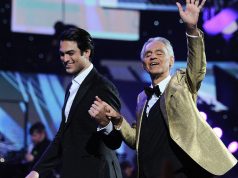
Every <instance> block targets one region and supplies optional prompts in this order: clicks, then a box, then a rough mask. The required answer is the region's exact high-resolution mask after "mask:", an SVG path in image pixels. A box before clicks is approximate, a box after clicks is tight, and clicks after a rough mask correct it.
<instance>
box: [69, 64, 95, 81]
mask: <svg viewBox="0 0 238 178" xmlns="http://www.w3.org/2000/svg"><path fill="white" fill-rule="evenodd" d="M92 69H93V64H90V66H89V67H88V68H87V69H85V70H84V71H82V72H80V73H79V74H78V75H77V76H76V77H74V78H73V80H72V83H77V84H78V85H81V84H82V82H83V81H84V79H85V78H86V77H87V75H88V74H89V73H90V72H91V70H92Z"/></svg>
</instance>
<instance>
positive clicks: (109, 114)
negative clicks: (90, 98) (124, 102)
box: [88, 96, 121, 127]
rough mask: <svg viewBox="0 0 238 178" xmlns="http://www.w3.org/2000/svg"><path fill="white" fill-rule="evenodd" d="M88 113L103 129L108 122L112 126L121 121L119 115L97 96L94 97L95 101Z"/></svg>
mask: <svg viewBox="0 0 238 178" xmlns="http://www.w3.org/2000/svg"><path fill="white" fill-rule="evenodd" d="M88 113H89V114H90V115H91V117H93V118H95V120H96V121H97V122H98V123H99V124H100V125H101V126H103V127H105V126H106V125H107V124H108V123H109V122H110V120H111V121H112V123H113V124H114V123H116V122H117V120H118V119H121V115H120V114H119V113H118V112H116V111H115V110H114V109H113V108H112V107H111V106H110V105H109V104H107V103H106V102H104V101H102V100H101V99H100V98H99V97H98V96H96V100H95V101H94V103H93V104H92V106H91V108H90V109H89V111H88ZM118 121H119V120H118Z"/></svg>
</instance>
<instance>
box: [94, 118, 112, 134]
mask: <svg viewBox="0 0 238 178" xmlns="http://www.w3.org/2000/svg"><path fill="white" fill-rule="evenodd" d="M112 130H113V125H112V122H111V121H110V122H109V123H108V124H107V126H105V127H100V126H98V128H97V131H98V132H99V131H103V133H104V134H105V135H109V134H110V133H111V132H112Z"/></svg>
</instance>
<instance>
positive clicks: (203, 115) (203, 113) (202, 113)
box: [200, 111, 207, 120]
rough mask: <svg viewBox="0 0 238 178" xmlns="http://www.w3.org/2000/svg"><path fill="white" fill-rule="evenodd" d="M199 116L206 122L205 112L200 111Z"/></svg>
mask: <svg viewBox="0 0 238 178" xmlns="http://www.w3.org/2000/svg"><path fill="white" fill-rule="evenodd" d="M200 114H201V115H202V117H203V118H204V119H205V120H207V114H206V113H205V112H202V111H200Z"/></svg>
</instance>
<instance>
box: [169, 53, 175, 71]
mask: <svg viewBox="0 0 238 178" xmlns="http://www.w3.org/2000/svg"><path fill="white" fill-rule="evenodd" d="M173 65H174V57H173V56H171V57H170V58H169V68H171V67H172V66H173Z"/></svg>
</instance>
